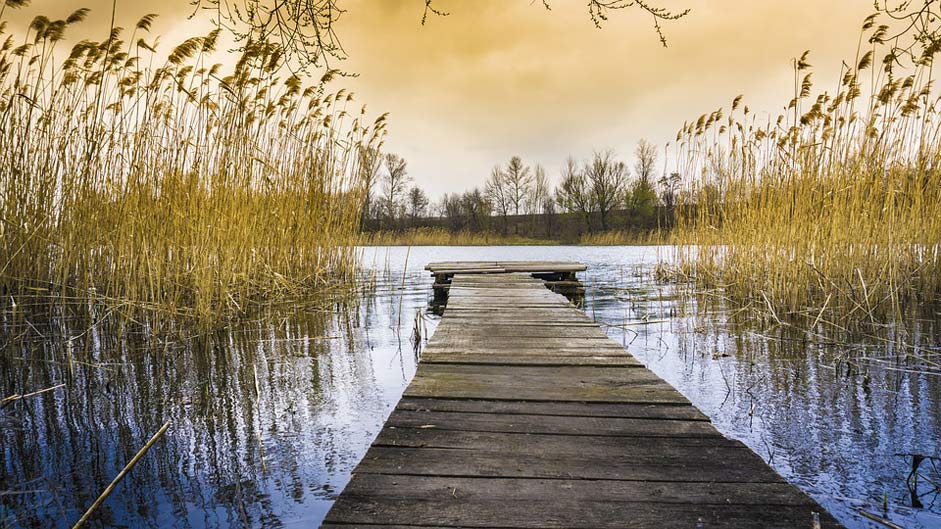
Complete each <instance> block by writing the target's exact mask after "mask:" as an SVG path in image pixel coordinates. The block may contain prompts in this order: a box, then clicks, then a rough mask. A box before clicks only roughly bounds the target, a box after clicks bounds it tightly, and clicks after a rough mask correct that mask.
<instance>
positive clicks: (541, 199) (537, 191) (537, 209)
mask: <svg viewBox="0 0 941 529" xmlns="http://www.w3.org/2000/svg"><path fill="white" fill-rule="evenodd" d="M533 174H534V178H533V185H532V186H531V187H530V193H529V197H528V198H527V199H526V213H527V214H528V215H531V216H532V231H533V232H534V233H535V231H536V225H537V223H538V222H539V214H540V213H541V212H543V210H544V206H545V203H546V201H547V199H549V197H550V194H551V192H552V191H551V189H550V188H549V178H548V177H546V169H545V168H544V167H543V166H541V165H539V164H536V168H535V170H534V171H533ZM550 202H551V200H550ZM542 220H543V221H545V219H542Z"/></svg>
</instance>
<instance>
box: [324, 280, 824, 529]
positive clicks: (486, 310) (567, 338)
mask: <svg viewBox="0 0 941 529" xmlns="http://www.w3.org/2000/svg"><path fill="white" fill-rule="evenodd" d="M457 268H458V267H454V268H451V269H450V270H456V269H457ZM493 268H502V269H503V270H506V269H507V267H505V266H501V267H498V266H496V265H495V266H493ZM469 269H472V268H470V267H466V268H465V270H469ZM479 269H480V267H478V268H473V269H472V270H479ZM449 279H450V281H451V284H450V289H449V290H450V293H449V300H448V304H447V309H446V310H445V313H444V316H443V318H442V320H441V322H440V324H439V325H438V328H437V330H436V331H435V333H434V335H433V336H432V338H431V340H430V341H429V343H428V345H427V347H426V348H425V350H424V352H423V355H422V358H421V362H420V364H419V367H418V372H417V374H416V375H415V378H414V380H413V381H412V383H411V384H410V385H409V386H408V388H407V389H406V390H405V394H404V396H403V397H402V399H401V401H400V402H399V403H398V406H396V408H395V410H393V412H392V414H391V415H390V416H389V418H388V420H387V421H386V424H385V426H384V427H383V429H382V431H381V432H380V433H379V435H378V437H377V438H376V440H375V441H374V442H373V444H372V446H371V447H370V449H369V451H368V452H367V453H366V455H365V457H364V458H363V460H362V462H360V463H359V465H358V466H357V467H356V469H355V471H354V473H353V477H352V479H351V480H350V483H349V484H348V485H347V486H346V488H345V489H344V490H343V492H342V493H341V494H340V496H339V498H337V500H336V503H335V504H334V505H333V508H332V509H331V510H330V512H329V513H328V514H327V517H326V520H325V522H324V524H323V527H327V528H336V529H340V528H346V529H350V528H362V529H366V528H377V527H389V528H399V529H404V528H406V527H412V528H414V527H452V528H471V527H473V528H617V529H622V528H633V527H636V528H658V529H659V528H684V529H697V528H712V527H734V528H746V527H747V528H775V527H780V528H785V527H786V528H789V529H790V528H806V529H813V528H815V527H824V528H826V527H840V525H839V524H838V523H837V522H836V520H834V519H833V517H832V516H830V515H829V514H828V513H827V512H825V511H824V510H823V509H822V508H821V506H820V505H819V504H817V503H816V502H815V501H813V500H812V499H810V498H809V497H808V496H807V495H805V494H804V493H803V492H801V491H800V490H798V489H797V488H796V487H794V486H792V485H790V484H788V483H786V482H785V481H784V480H783V479H782V478H781V477H780V476H779V475H778V474H777V473H775V471H774V470H772V469H771V467H769V466H768V465H767V464H766V463H765V462H764V461H763V460H762V459H761V458H760V457H758V456H757V455H756V454H755V453H754V452H752V451H751V450H749V449H748V448H747V447H746V446H745V445H743V444H742V443H740V442H738V441H734V440H731V439H727V438H725V437H724V436H723V435H722V434H720V433H719V432H718V431H717V430H716V429H715V428H714V427H713V426H712V424H711V423H710V421H709V419H708V418H707V417H706V416H704V415H703V414H702V413H701V412H699V410H697V409H696V408H695V407H694V406H692V405H691V404H690V402H689V401H688V400H687V399H686V398H685V397H683V396H682V395H681V394H680V393H679V392H678V391H676V390H675V389H674V388H673V387H671V386H670V385H669V384H667V383H666V382H665V381H663V380H662V379H660V378H659V377H657V376H656V375H655V374H654V373H653V372H651V371H650V370H648V369H646V368H645V367H644V366H643V365H642V364H641V363H640V362H638V361H637V360H636V359H635V358H634V357H633V356H631V355H630V354H629V353H628V352H627V351H625V350H624V348H623V347H621V345H619V344H618V343H617V342H614V341H612V340H610V339H609V338H608V337H607V336H606V335H605V333H604V332H603V331H602V330H601V329H600V328H599V327H598V326H597V325H596V324H595V323H594V322H593V321H592V320H591V319H590V318H589V317H588V316H587V315H586V314H585V313H583V312H582V311H580V310H578V309H576V308H575V307H574V306H572V305H571V304H570V303H569V302H568V301H567V300H566V299H565V298H564V297H562V296H561V295H559V294H556V293H553V292H550V291H549V290H548V289H546V288H545V287H544V284H543V281H542V280H540V279H535V278H533V277H532V276H531V275H530V273H529V272H528V271H527V273H506V272H487V273H475V272H473V271H471V272H461V271H455V272H454V273H453V275H452V276H451V278H449ZM818 524H819V525H818Z"/></svg>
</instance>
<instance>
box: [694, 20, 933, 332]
mask: <svg viewBox="0 0 941 529" xmlns="http://www.w3.org/2000/svg"><path fill="white" fill-rule="evenodd" d="M889 31H890V30H889V28H888V27H887V26H883V25H877V19H876V17H875V16H873V17H870V18H868V19H867V20H866V21H865V24H864V25H863V35H862V36H861V38H860V45H859V52H858V54H857V57H856V58H855V60H853V61H852V62H849V61H848V62H847V64H848V66H847V65H844V67H843V69H842V71H841V76H840V79H841V80H840V83H839V86H838V87H837V90H836V93H835V95H834V94H831V93H828V92H822V93H819V94H815V93H814V83H813V78H812V76H811V69H812V68H811V66H810V65H809V57H808V54H807V53H804V55H803V56H802V57H800V58H799V59H795V60H794V64H793V73H794V98H793V99H792V100H791V101H790V102H789V103H788V105H787V107H786V109H787V110H786V112H785V113H783V114H782V115H780V116H778V117H777V118H776V119H773V118H769V119H768V120H767V121H765V120H764V119H762V118H759V117H758V116H757V115H756V114H755V113H753V112H751V111H750V109H749V108H748V107H747V106H745V105H743V104H742V97H741V96H739V97H736V98H735V100H734V101H733V102H732V105H731V112H729V113H726V112H725V111H724V110H723V109H719V110H716V111H715V112H712V113H709V114H705V115H703V116H701V117H699V118H698V119H697V120H695V121H693V122H691V123H687V124H685V125H684V127H683V128H682V129H681V130H680V131H679V133H678V135H677V147H676V149H677V150H676V154H677V160H678V166H679V167H678V168H679V170H681V171H682V172H683V173H684V174H685V175H687V176H689V177H692V180H693V181H695V182H696V183H695V184H693V185H691V186H690V187H689V188H688V190H687V192H686V195H685V197H684V198H685V202H686V203H687V207H685V208H681V211H684V212H685V215H683V218H682V219H681V220H680V224H679V228H678V230H677V236H678V239H679V240H680V241H682V246H680V250H679V254H680V255H679V263H680V267H679V268H680V271H681V272H683V273H685V274H688V275H691V276H693V277H694V278H695V279H697V280H698V281H700V282H701V283H702V284H705V285H707V286H711V287H721V288H722V290H723V291H724V292H725V293H726V294H727V295H729V296H731V297H732V298H733V299H736V300H739V301H741V302H743V303H744V304H748V305H750V306H752V307H754V308H756V309H759V310H760V311H762V312H764V313H765V314H766V315H770V317H771V318H774V319H776V320H783V319H785V318H786V317H791V316H804V317H807V318H810V319H812V320H813V321H815V322H819V321H821V320H822V319H827V318H830V319H833V320H836V319H838V318H839V319H844V318H848V319H850V320H856V321H875V320H877V318H881V317H885V316H889V317H892V316H893V315H899V314H901V313H902V312H904V311H905V310H906V307H912V306H915V305H920V304H923V303H926V302H938V301H939V299H941V253H939V251H941V250H939V244H941V107H939V98H938V95H937V91H936V90H934V87H933V60H934V58H935V56H936V54H937V53H938V51H939V49H938V45H937V44H930V43H922V44H924V45H923V46H918V45H916V46H915V48H913V50H914V52H915V54H914V55H912V56H910V57H905V56H903V54H902V53H901V52H900V50H899V49H898V48H897V47H896V46H895V44H896V42H897V41H893V42H886V41H887V40H888V39H887V34H888V33H889Z"/></svg>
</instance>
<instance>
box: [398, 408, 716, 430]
mask: <svg viewBox="0 0 941 529" xmlns="http://www.w3.org/2000/svg"><path fill="white" fill-rule="evenodd" d="M386 425H387V426H388V427H389V428H421V429H425V430H453V431H461V432H496V433H526V434H553V435H580V436H586V435H587V436H595V437H721V434H720V433H719V432H718V431H717V430H716V429H715V428H713V427H712V425H711V424H709V423H708V422H705V421H684V420H663V419H636V418H625V417H577V416H555V415H520V414H513V415H509V414H499V413H467V412H439V411H412V410H399V409H396V410H393V412H392V414H391V415H389V418H388V419H387V421H386Z"/></svg>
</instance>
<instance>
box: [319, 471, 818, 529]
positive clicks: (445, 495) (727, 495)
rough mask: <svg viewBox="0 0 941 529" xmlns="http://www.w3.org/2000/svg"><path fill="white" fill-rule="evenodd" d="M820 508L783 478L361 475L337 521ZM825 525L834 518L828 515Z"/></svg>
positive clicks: (550, 523)
mask: <svg viewBox="0 0 941 529" xmlns="http://www.w3.org/2000/svg"><path fill="white" fill-rule="evenodd" d="M819 511H820V507H819V506H818V505H816V504H815V503H813V502H812V501H810V500H809V498H807V497H806V496H802V495H800V494H795V493H794V489H793V487H792V486H791V485H787V484H782V483H749V484H747V485H742V484H738V483H683V482H643V481H594V480H565V479H507V478H465V477H428V476H403V475H394V476H390V475H379V474H356V475H355V476H354V477H353V479H352V480H351V481H350V483H349V485H347V488H346V489H345V490H344V493H343V495H342V496H341V497H340V498H339V499H338V500H337V502H336V504H335V505H334V507H333V509H331V511H330V513H329V514H328V516H327V521H328V522H331V523H373V524H406V523H410V522H411V523H414V521H416V520H418V521H420V523H421V524H423V525H429V526H439V527H448V526H461V525H465V526H472V527H520V528H543V527H557V528H566V527H567V528H586V529H588V528H612V529H620V528H625V527H656V528H661V527H668V528H673V527H676V528H684V529H689V528H693V527H697V526H698V527H749V528H751V527H755V528H778V527H781V528H785V527H786V528H794V527H810V526H811V522H812V520H813V514H812V513H813V512H819ZM821 518H822V520H821V521H822V523H823V524H824V525H823V526H824V527H833V526H835V523H834V522H833V520H832V518H830V517H829V516H827V515H825V514H824V515H822V516H821Z"/></svg>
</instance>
